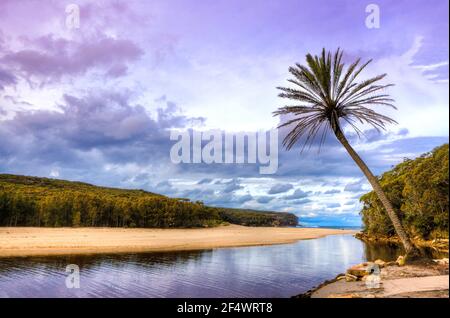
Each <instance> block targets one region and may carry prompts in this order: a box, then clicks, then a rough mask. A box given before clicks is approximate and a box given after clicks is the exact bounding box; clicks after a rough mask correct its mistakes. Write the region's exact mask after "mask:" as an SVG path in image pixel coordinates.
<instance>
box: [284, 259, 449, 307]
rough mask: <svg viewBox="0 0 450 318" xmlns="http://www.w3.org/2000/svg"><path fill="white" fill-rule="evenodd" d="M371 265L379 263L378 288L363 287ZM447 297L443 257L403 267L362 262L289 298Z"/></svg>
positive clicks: (447, 267) (446, 264) (447, 270)
mask: <svg viewBox="0 0 450 318" xmlns="http://www.w3.org/2000/svg"><path fill="white" fill-rule="evenodd" d="M373 264H380V265H379V268H380V272H379V274H378V275H377V276H376V277H379V280H378V281H379V286H377V287H375V286H373V287H370V286H368V285H366V283H365V281H366V280H370V278H369V276H368V275H369V274H367V273H362V272H361V269H364V268H366V269H367V268H368V267H370V266H373ZM355 268H356V269H355ZM353 274H355V275H358V277H357V276H355V275H353ZM361 275H362V277H360V276H361ZM448 295H449V265H448V258H443V259H437V260H433V261H432V260H426V261H424V260H422V261H416V262H412V263H410V264H406V265H403V264H401V263H398V260H397V261H396V262H384V261H382V260H377V261H375V262H364V263H361V264H358V265H355V266H353V267H351V268H350V269H348V270H347V273H346V274H338V275H337V276H336V277H335V278H333V279H329V280H326V281H324V282H322V283H321V284H319V285H317V286H315V287H313V288H312V289H310V290H308V291H306V292H304V293H302V294H299V295H296V296H293V297H292V298H448Z"/></svg>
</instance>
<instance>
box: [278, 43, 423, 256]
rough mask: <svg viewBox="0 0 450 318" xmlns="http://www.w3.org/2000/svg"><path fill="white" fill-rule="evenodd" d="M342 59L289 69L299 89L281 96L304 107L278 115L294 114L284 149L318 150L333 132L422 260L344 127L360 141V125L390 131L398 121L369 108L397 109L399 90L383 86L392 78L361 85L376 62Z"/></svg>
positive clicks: (314, 60)
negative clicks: (300, 143) (297, 146)
mask: <svg viewBox="0 0 450 318" xmlns="http://www.w3.org/2000/svg"><path fill="white" fill-rule="evenodd" d="M342 54H343V51H342V50H340V49H338V50H337V51H336V52H335V53H334V54H332V53H331V52H326V51H325V49H323V50H322V54H321V56H314V57H313V56H312V55H311V54H308V55H306V62H307V66H305V65H301V64H298V63H297V64H296V65H295V66H293V67H290V68H289V72H290V73H291V74H292V75H293V76H294V79H288V82H290V83H292V84H294V85H295V88H287V87H277V88H278V89H280V90H281V91H282V93H280V94H279V97H282V98H288V99H291V100H296V101H299V102H300V103H301V105H298V106H284V107H281V108H279V109H278V110H277V111H275V112H274V116H277V115H283V114H288V115H291V116H292V117H293V118H291V119H289V120H287V121H286V122H285V123H283V124H281V125H280V126H278V128H281V127H285V126H291V125H294V126H293V128H292V130H290V132H289V133H288V134H287V135H286V137H285V138H284V141H283V146H285V147H286V148H287V149H288V150H289V149H291V148H292V146H294V145H295V144H296V143H297V142H298V141H299V140H300V139H303V143H304V144H303V147H302V151H303V150H304V149H305V146H306V145H308V144H309V146H311V145H312V143H313V142H314V140H315V138H316V137H317V136H320V142H319V146H321V145H322V144H323V142H324V140H325V137H326V135H327V133H328V132H330V131H332V132H333V133H334V134H335V136H336V138H337V139H338V140H339V141H340V142H341V144H342V145H343V146H344V148H345V149H346V150H347V152H348V153H349V155H350V157H351V158H352V159H353V160H354V161H355V162H356V164H357V165H358V166H359V168H360V169H361V170H362V172H363V173H364V175H365V176H366V177H367V179H368V180H369V182H370V184H371V185H372V187H373V190H374V191H375V193H376V194H377V195H378V198H379V199H380V201H381V203H382V204H383V206H384V208H385V209H386V212H387V214H388V216H389V218H390V220H391V221H392V224H393V225H394V228H395V231H396V233H397V235H398V236H399V238H400V239H401V241H402V243H403V246H404V248H405V251H406V254H407V255H409V256H412V255H417V249H416V247H415V246H414V245H413V244H412V243H411V240H410V239H409V237H408V235H407V234H406V232H405V230H404V229H403V226H402V224H401V222H400V220H399V218H398V216H397V213H396V212H395V210H394V208H393V207H392V204H391V202H390V201H389V199H388V198H387V197H386V194H385V193H384V191H383V189H382V188H381V186H380V183H379V182H378V179H377V177H375V176H374V175H373V173H372V172H371V171H370V169H369V168H368V167H367V165H366V164H365V162H364V161H363V160H362V159H361V157H360V156H359V155H358V154H357V153H356V151H355V150H354V149H353V148H352V146H351V145H350V144H349V142H348V140H347V138H346V137H345V135H344V133H343V130H342V124H343V123H346V124H348V125H349V126H350V127H352V128H353V129H354V130H355V131H356V133H357V135H358V136H360V135H361V134H362V131H361V130H360V129H359V128H358V127H357V126H356V125H355V124H356V123H357V122H359V123H361V124H369V125H371V126H373V127H374V128H375V129H377V130H378V131H379V130H380V129H385V124H390V123H396V121H395V120H393V119H391V118H389V117H387V116H385V115H382V114H380V113H377V112H375V111H374V110H372V109H370V108H368V107H369V106H388V107H392V108H394V109H396V107H395V106H394V105H393V102H394V100H393V99H392V98H390V96H389V95H388V94H386V93H384V92H383V91H384V90H385V89H386V88H388V87H390V86H393V85H392V84H384V85H383V84H379V83H378V82H379V81H380V80H382V79H383V78H384V77H385V76H386V74H382V75H378V76H376V77H373V78H370V79H367V80H364V81H361V82H357V81H356V78H357V77H358V75H359V74H360V73H361V72H362V70H363V69H364V68H365V67H366V66H367V65H368V64H369V63H370V62H371V60H369V61H368V62H366V63H363V64H360V61H361V59H357V60H356V61H355V62H354V63H352V64H351V65H350V66H349V67H348V68H346V69H345V70H344V66H345V64H344V63H343V62H341V60H342Z"/></svg>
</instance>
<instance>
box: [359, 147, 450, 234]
mask: <svg viewBox="0 0 450 318" xmlns="http://www.w3.org/2000/svg"><path fill="white" fill-rule="evenodd" d="M448 154H449V149H448V144H444V145H442V146H440V147H438V148H436V149H434V150H433V151H431V152H429V153H426V154H423V155H422V156H420V157H418V158H416V159H414V160H410V159H406V160H404V161H403V162H402V163H400V164H398V165H397V166H395V167H394V168H393V169H392V170H390V171H388V172H386V173H384V174H383V175H382V176H381V179H380V184H381V186H382V187H383V190H384V191H385V192H386V195H387V196H388V198H389V199H390V200H391V202H392V204H393V205H394V207H395V208H396V210H397V211H400V215H399V216H400V218H401V221H402V223H403V226H404V227H405V229H406V231H407V232H409V234H410V236H413V237H418V238H420V239H434V238H448V210H449V171H448V160H449V158H448ZM360 200H361V202H362V203H363V204H364V206H363V209H362V211H361V215H362V220H363V223H364V226H365V229H364V232H365V233H366V234H367V235H369V236H393V235H394V234H395V231H394V228H393V226H392V223H391V222H390V221H389V218H388V216H387V215H386V212H385V210H384V208H383V206H382V204H381V202H380V201H379V200H378V198H377V196H376V194H375V193H374V192H373V191H372V192H369V193H367V194H365V195H364V196H362V197H361V199H360Z"/></svg>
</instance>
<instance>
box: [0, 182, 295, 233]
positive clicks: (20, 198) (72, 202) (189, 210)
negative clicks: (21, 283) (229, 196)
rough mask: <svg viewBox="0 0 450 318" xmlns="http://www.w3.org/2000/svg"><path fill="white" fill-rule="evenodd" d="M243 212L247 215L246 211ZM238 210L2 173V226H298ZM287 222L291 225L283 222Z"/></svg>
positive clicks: (279, 217)
mask: <svg viewBox="0 0 450 318" xmlns="http://www.w3.org/2000/svg"><path fill="white" fill-rule="evenodd" d="M241 212H242V211H241ZM235 214H236V211H235V210H233V209H227V208H215V207H208V206H205V205H204V204H203V203H202V202H191V201H189V200H187V199H174V198H168V197H166V196H163V195H159V194H155V193H151V192H147V191H143V190H124V189H115V188H105V187H97V186H93V185H90V184H86V183H81V182H71V181H65V180H56V179H48V178H38V177H27V176H18V175H7V174H0V226H49V227H57V226H105V227H160V228H167V227H205V226H216V225H219V224H221V223H224V222H229V223H235V224H246V225H259V226H279V225H296V224H297V222H295V224H293V223H292V220H293V219H295V220H297V219H296V217H295V215H293V214H289V213H283V214H280V215H278V213H273V212H272V213H269V212H258V213H257V214H255V212H253V213H249V214H248V215H244V214H242V213H239V215H240V217H239V218H236V217H232V216H233V215H235ZM285 219H288V220H287V221H284V220H285Z"/></svg>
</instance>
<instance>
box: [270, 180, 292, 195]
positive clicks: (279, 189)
mask: <svg viewBox="0 0 450 318" xmlns="http://www.w3.org/2000/svg"><path fill="white" fill-rule="evenodd" d="M292 188H293V185H292V184H290V183H279V184H275V185H273V186H272V187H271V188H270V190H269V191H268V192H267V194H278V193H284V192H287V191H289V190H291V189H292Z"/></svg>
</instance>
